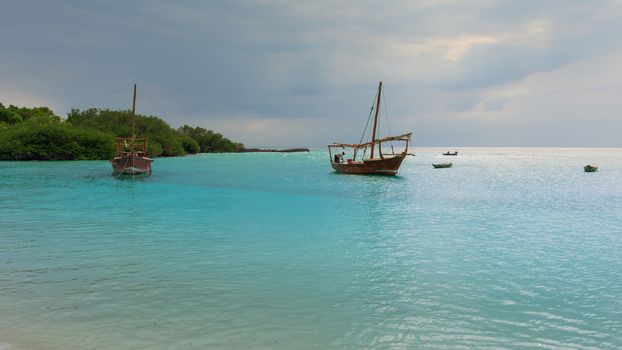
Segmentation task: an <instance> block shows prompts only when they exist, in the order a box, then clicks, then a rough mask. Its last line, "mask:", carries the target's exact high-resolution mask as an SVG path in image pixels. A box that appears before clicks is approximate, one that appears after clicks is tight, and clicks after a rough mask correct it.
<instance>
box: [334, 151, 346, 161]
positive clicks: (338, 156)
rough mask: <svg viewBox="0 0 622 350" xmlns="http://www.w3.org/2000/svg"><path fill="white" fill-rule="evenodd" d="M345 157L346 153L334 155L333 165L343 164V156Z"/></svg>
mask: <svg viewBox="0 0 622 350" xmlns="http://www.w3.org/2000/svg"><path fill="white" fill-rule="evenodd" d="M345 155H346V152H341V153H337V154H335V163H343V156H345Z"/></svg>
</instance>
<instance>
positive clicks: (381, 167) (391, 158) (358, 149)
mask: <svg viewBox="0 0 622 350" xmlns="http://www.w3.org/2000/svg"><path fill="white" fill-rule="evenodd" d="M381 95H382V81H381V82H380V83H379V84H378V95H377V98H376V99H375V101H374V102H375V108H374V106H373V105H372V108H371V110H370V112H369V117H368V119H367V124H366V125H365V130H364V131H363V136H364V135H365V133H366V132H367V126H368V125H369V118H371V115H372V112H374V126H373V129H372V136H371V141H370V142H365V143H355V144H350V143H337V142H335V143H333V144H331V145H328V156H329V157H330V164H331V166H332V167H333V169H335V171H337V172H339V173H344V174H360V175H397V172H398V171H399V169H400V166H401V165H402V162H403V161H404V159H405V158H406V156H407V155H413V156H414V154H412V153H408V147H409V146H410V143H411V135H412V133H408V134H403V135H399V136H387V137H383V138H377V131H378V111H379V110H380V98H381ZM374 109H375V111H374ZM363 136H361V141H362V140H363ZM393 141H401V142H405V146H404V148H403V150H402V151H401V152H399V151H398V153H396V152H395V149H394V148H393ZM359 142H360V141H359ZM386 143H390V144H391V153H383V152H382V145H383V144H386ZM376 146H377V147H376ZM368 148H370V152H369V156H368V157H366V155H367V149H368ZM339 149H341V150H339ZM345 149H349V150H351V151H352V158H350V159H347V160H344V156H345V155H346V153H345ZM376 149H378V151H377V153H378V154H377V157H376V154H375V152H376ZM361 153H362V154H361ZM357 157H359V158H358V159H357Z"/></svg>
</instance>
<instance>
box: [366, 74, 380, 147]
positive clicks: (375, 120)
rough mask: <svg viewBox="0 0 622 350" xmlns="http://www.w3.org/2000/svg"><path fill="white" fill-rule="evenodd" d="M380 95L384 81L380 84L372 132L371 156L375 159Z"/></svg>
mask: <svg viewBox="0 0 622 350" xmlns="http://www.w3.org/2000/svg"><path fill="white" fill-rule="evenodd" d="M380 95H382V81H380V84H378V101H376V114H375V115H374V130H373V131H372V134H371V142H372V143H371V157H369V158H370V159H374V146H375V145H376V128H377V126H378V111H379V110H380Z"/></svg>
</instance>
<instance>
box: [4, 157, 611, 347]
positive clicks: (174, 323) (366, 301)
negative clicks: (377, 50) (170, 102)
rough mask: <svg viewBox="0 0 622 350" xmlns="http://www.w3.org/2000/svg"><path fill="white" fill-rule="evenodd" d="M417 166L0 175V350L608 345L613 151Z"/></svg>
mask: <svg viewBox="0 0 622 350" xmlns="http://www.w3.org/2000/svg"><path fill="white" fill-rule="evenodd" d="M415 151H416V152H417V154H418V155H417V157H414V158H409V159H407V161H406V163H405V164H404V166H403V168H402V172H401V174H400V176H399V177H395V178H389V177H370V176H351V175H337V174H334V173H333V172H332V170H331V169H330V165H329V163H328V155H327V154H326V153H325V152H324V151H323V150H321V151H317V152H312V153H307V154H304V153H298V154H215V155H211V154H210V155H207V154H206V155H197V156H190V157H185V158H171V159H157V160H156V161H155V162H154V171H155V172H154V174H153V175H152V176H151V177H148V178H144V179H135V180H119V179H116V178H114V177H112V176H110V173H111V167H110V164H109V163H108V162H103V161H101V162H100V161H86V162H0V349H3V350H6V349H11V350H19V349H27V350H39V349H54V350H55V349H63V350H67V349H111V350H112V349H413V348H417V349H440V348H442V349H472V348H480V349H481V348H510V349H526V348H536V347H538V348H544V349H619V348H622V149H475V148H472V149H460V155H459V156H458V157H442V156H440V153H441V151H445V150H441V149H416V150H415ZM449 160H450V161H453V163H454V167H453V168H451V169H433V168H432V166H431V164H432V163H437V162H443V161H449ZM588 163H597V164H598V165H599V166H600V170H599V172H597V173H584V172H583V169H582V167H583V166H584V165H586V164H588Z"/></svg>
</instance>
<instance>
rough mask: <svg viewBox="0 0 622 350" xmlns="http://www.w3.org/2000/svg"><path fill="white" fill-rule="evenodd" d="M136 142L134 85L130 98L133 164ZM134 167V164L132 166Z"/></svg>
mask: <svg viewBox="0 0 622 350" xmlns="http://www.w3.org/2000/svg"><path fill="white" fill-rule="evenodd" d="M135 141H136V83H134V95H133V97H132V149H131V152H132V153H131V154H132V162H134V143H135ZM132 166H134V164H132Z"/></svg>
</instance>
